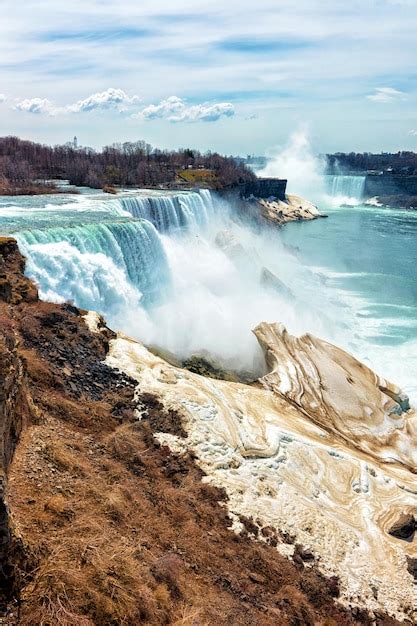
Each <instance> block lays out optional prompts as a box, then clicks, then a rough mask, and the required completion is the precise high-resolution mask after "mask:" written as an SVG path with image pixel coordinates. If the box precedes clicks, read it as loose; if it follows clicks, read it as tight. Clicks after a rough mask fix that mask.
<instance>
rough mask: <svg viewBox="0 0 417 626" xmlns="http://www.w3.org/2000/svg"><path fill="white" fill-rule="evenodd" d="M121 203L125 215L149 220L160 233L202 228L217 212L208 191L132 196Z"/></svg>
mask: <svg viewBox="0 0 417 626" xmlns="http://www.w3.org/2000/svg"><path fill="white" fill-rule="evenodd" d="M120 202H121V205H122V208H123V209H124V210H125V211H127V212H128V213H130V214H131V215H133V216H134V217H138V218H142V219H145V220H149V221H150V222H152V224H153V225H154V226H155V227H156V228H157V229H158V230H159V231H160V232H168V231H173V230H180V229H188V228H192V227H202V226H204V225H206V224H207V223H208V222H209V219H210V217H212V216H213V210H214V205H213V201H212V198H211V194H210V192H209V191H207V190H204V189H203V190H201V191H200V192H189V193H181V194H172V195H166V196H148V197H146V196H145V197H144V196H130V197H125V198H121V200H120Z"/></svg>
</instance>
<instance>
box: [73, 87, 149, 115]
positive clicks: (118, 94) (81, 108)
mask: <svg viewBox="0 0 417 626" xmlns="http://www.w3.org/2000/svg"><path fill="white" fill-rule="evenodd" d="M139 101H140V98H139V97H138V96H132V97H130V96H128V95H127V94H126V93H125V92H124V91H123V90H122V89H114V88H113V87H110V88H109V89H106V91H101V92H99V93H94V94H92V95H91V96H88V98H85V100H79V101H78V102H75V103H74V104H70V105H69V106H67V107H66V110H67V111H68V113H83V112H88V111H94V110H97V109H118V110H125V109H126V108H127V107H128V106H130V105H132V104H136V103H138V102H139Z"/></svg>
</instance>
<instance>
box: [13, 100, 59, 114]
mask: <svg viewBox="0 0 417 626" xmlns="http://www.w3.org/2000/svg"><path fill="white" fill-rule="evenodd" d="M13 108H14V109H15V111H23V112H24V113H33V114H35V115H40V114H46V115H55V114H56V113H57V111H58V109H57V107H55V106H54V104H53V103H52V102H51V101H50V100H47V99H46V98H27V99H26V100H21V101H20V102H17V103H16V104H15V105H14V107H13Z"/></svg>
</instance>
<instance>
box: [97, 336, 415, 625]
mask: <svg viewBox="0 0 417 626" xmlns="http://www.w3.org/2000/svg"><path fill="white" fill-rule="evenodd" d="M255 334H256V336H257V337H258V340H259V341H260V343H261V346H262V348H263V349H264V352H265V356H266V360H267V363H268V365H269V370H270V372H269V373H268V374H267V375H266V376H264V377H263V378H262V379H260V381H259V382H260V386H249V385H244V384H240V383H233V382H227V381H219V380H212V379H211V380H210V379H207V378H204V377H201V376H198V375H197V374H193V373H192V372H185V371H184V370H181V369H178V368H175V367H173V366H171V365H169V364H167V363H166V362H164V361H163V360H162V359H160V358H158V357H155V356H154V355H152V354H150V353H149V352H148V351H147V350H146V348H145V347H144V346H142V345H140V344H139V343H137V342H134V341H132V340H130V339H128V338H126V337H123V336H119V337H118V338H117V339H116V340H114V341H113V342H112V344H111V349H110V353H109V356H108V358H107V363H108V364H109V365H111V366H114V367H116V368H119V369H121V370H122V371H124V372H125V373H126V374H128V375H129V376H131V377H133V378H136V380H137V381H138V389H139V390H145V389H146V390H148V391H150V392H151V393H152V394H154V395H155V396H156V397H157V398H158V400H159V401H160V402H161V404H162V405H163V406H164V407H165V410H171V411H175V412H176V414H178V415H180V416H181V417H182V423H183V425H184V428H185V430H186V432H187V437H186V438H182V437H179V436H176V435H174V434H170V433H167V432H161V433H159V435H157V436H158V438H159V440H160V442H161V443H163V444H165V445H168V446H169V447H170V448H171V449H172V450H175V451H176V452H177V453H178V454H185V453H187V452H188V451H191V452H192V454H193V455H195V456H196V457H197V459H198V462H199V464H200V466H201V468H202V469H203V470H204V472H205V473H206V474H207V480H208V481H209V482H210V483H211V484H213V485H215V486H217V487H222V488H223V489H225V490H226V493H227V495H228V501H227V503H226V505H227V507H228V511H229V515H230V516H231V518H232V519H233V520H234V528H235V530H236V532H240V531H241V530H242V529H243V526H242V524H241V521H240V520H241V519H242V516H243V518H244V519H246V520H248V519H251V520H252V522H251V524H250V525H249V528H250V531H249V532H251V533H252V534H253V535H254V536H259V537H267V536H268V533H269V532H270V530H268V529H274V532H277V533H279V534H280V535H281V536H284V537H287V538H291V541H292V542H293V543H298V544H301V545H302V546H303V549H302V552H303V554H305V553H308V555H309V559H310V560H312V558H313V557H314V560H315V562H317V563H318V564H319V567H320V568H321V569H322V571H323V572H324V573H326V574H327V575H336V576H337V577H338V579H339V581H340V589H341V593H342V598H341V601H342V602H343V603H345V604H346V605H347V606H348V605H349V606H352V605H356V606H358V607H363V608H366V609H370V610H373V611H376V612H381V611H388V612H389V613H391V614H392V615H393V616H396V617H397V618H399V619H404V618H407V619H411V620H412V621H413V620H415V619H417V614H416V613H415V612H414V611H415V607H416V600H417V597H416V588H415V584H414V579H413V575H412V571H413V570H412V568H411V567H410V563H413V562H414V559H415V558H416V556H417V545H416V543H415V541H410V540H409V538H408V540H404V537H402V536H400V534H401V532H402V534H404V532H405V531H404V532H403V526H404V525H402V526H401V524H400V526H401V528H400V531H399V532H395V533H392V528H393V527H396V524H397V526H398V520H399V519H405V518H403V517H402V516H406V519H407V520H408V521H409V520H410V519H414V518H415V517H414V516H415V513H416V510H417V495H416V480H415V474H414V472H415V468H416V451H417V443H416V442H417V438H416V431H415V420H416V414H415V412H414V411H412V410H407V401H406V398H405V396H404V395H403V394H401V392H400V390H399V389H398V388H397V387H396V386H395V385H392V384H391V383H389V382H388V381H385V380H384V379H382V378H380V377H378V376H377V375H376V374H374V373H373V372H372V371H371V370H370V369H369V368H367V367H366V366H364V365H363V364H361V363H360V362H358V361H357V360H356V359H354V358H353V357H351V356H350V355H348V354H347V353H345V352H344V351H342V350H340V349H338V348H336V347H335V346H332V345H330V344H328V343H326V342H324V341H321V340H319V339H316V338H314V337H311V336H305V337H301V338H296V337H292V336H291V335H289V334H288V333H287V332H286V331H285V329H284V328H283V327H282V326H281V325H276V324H261V325H260V326H259V327H258V328H257V329H255ZM408 526H409V525H408ZM408 526H407V532H408ZM245 528H246V526H245ZM397 530H398V529H397ZM277 549H278V550H279V551H280V552H282V553H285V554H288V555H291V554H294V559H298V560H299V561H300V563H302V562H303V558H302V557H301V556H299V555H298V556H297V554H298V553H297V551H296V550H295V549H294V545H285V544H279V543H278V545H277ZM294 550H295V551H294Z"/></svg>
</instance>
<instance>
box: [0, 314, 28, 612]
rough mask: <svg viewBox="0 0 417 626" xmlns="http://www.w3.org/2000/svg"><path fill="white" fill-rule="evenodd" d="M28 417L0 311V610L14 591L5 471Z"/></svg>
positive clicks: (12, 343)
mask: <svg viewBox="0 0 417 626" xmlns="http://www.w3.org/2000/svg"><path fill="white" fill-rule="evenodd" d="M28 415H29V405H28V392H27V388H26V384H25V376H24V368H23V364H22V361H21V359H20V358H19V356H18V354H17V345H16V339H15V336H14V332H13V327H12V325H11V324H10V323H9V321H8V320H7V319H5V318H4V317H3V316H2V315H1V308H0V609H1V607H2V606H4V605H5V603H6V602H7V600H8V596H9V595H10V594H11V593H12V591H13V585H14V580H13V568H12V565H11V555H10V552H11V547H12V535H11V531H10V526H9V511H8V503H7V495H6V494H7V472H8V468H9V465H10V462H11V460H12V457H13V453H14V450H15V447H16V445H17V442H18V439H19V435H20V433H21V430H22V427H23V424H24V422H25V421H27V418H28Z"/></svg>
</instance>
